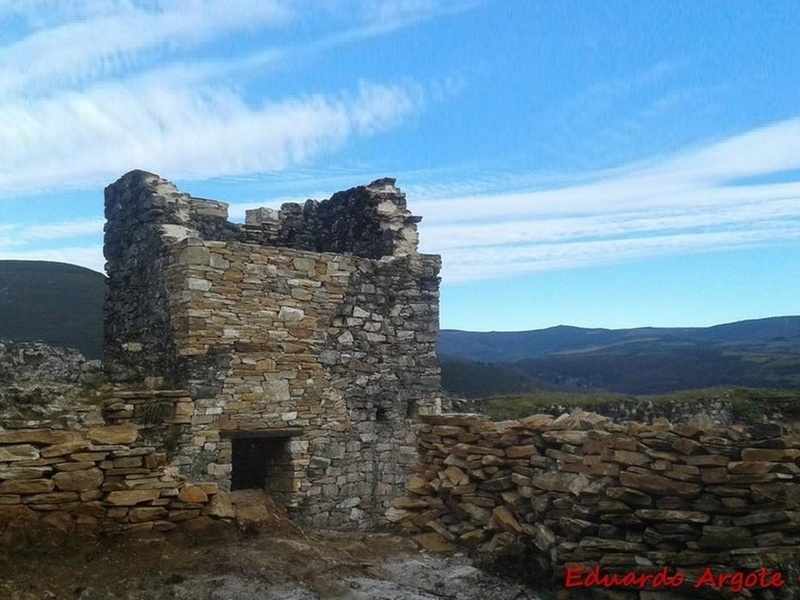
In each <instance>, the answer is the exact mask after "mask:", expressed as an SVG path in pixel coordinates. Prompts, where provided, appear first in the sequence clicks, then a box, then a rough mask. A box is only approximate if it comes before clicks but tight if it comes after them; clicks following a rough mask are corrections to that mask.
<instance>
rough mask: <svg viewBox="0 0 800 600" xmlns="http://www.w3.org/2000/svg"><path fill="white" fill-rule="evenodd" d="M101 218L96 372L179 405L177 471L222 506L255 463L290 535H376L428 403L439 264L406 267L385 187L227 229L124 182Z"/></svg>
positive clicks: (159, 187) (390, 192) (217, 207)
mask: <svg viewBox="0 0 800 600" xmlns="http://www.w3.org/2000/svg"><path fill="white" fill-rule="evenodd" d="M106 216H107V219H108V224H107V226H106V246H105V252H106V258H107V260H108V263H107V270H108V274H109V296H108V301H107V305H106V339H105V347H106V355H105V364H106V367H107V370H108V373H109V375H110V376H111V377H112V378H113V379H114V380H115V381H118V382H136V381H145V380H147V381H152V382H156V383H157V384H161V385H165V386H167V387H180V388H184V387H185V388H186V389H187V390H188V392H189V395H190V397H191V401H192V404H191V409H190V412H191V414H189V418H188V422H187V423H186V424H185V425H184V426H183V430H182V432H181V434H180V439H181V440H183V441H182V442H181V443H180V444H178V446H177V450H176V452H175V453H174V456H173V458H172V459H171V464H173V465H175V466H178V467H179V468H180V469H181V472H183V473H185V474H186V475H187V476H189V477H191V478H193V479H195V480H198V481H205V480H212V481H215V482H217V483H218V484H219V486H220V487H221V488H222V489H229V488H230V487H231V486H232V485H233V486H234V487H236V486H237V485H240V484H241V485H248V482H247V476H246V474H243V473H242V471H243V470H246V469H249V468H250V466H252V467H255V462H258V461H260V460H261V459H262V458H264V459H265V460H266V462H267V463H268V467H267V468H268V471H269V472H268V474H267V479H268V480H269V481H267V483H266V484H264V483H262V486H263V485H266V487H267V489H269V490H270V491H271V492H273V493H274V494H276V495H279V496H280V498H281V500H282V501H283V502H284V504H285V505H286V507H287V508H288V509H289V510H290V514H292V515H293V516H295V517H297V518H299V519H300V520H302V521H304V522H307V523H311V524H313V525H319V526H334V527H343V526H344V527H346V526H353V527H368V526H371V525H374V524H375V523H377V522H379V521H380V520H382V518H383V513H384V511H385V509H386V507H387V506H388V502H389V501H390V500H391V499H392V498H394V497H396V496H397V495H398V494H401V493H402V492H403V490H404V489H405V483H406V481H407V472H408V468H409V467H410V465H411V463H412V462H413V460H414V458H415V456H416V449H415V445H414V438H413V430H412V429H411V423H412V421H413V420H414V419H415V418H416V415H417V414H418V413H421V412H422V413H424V412H431V411H432V410H434V409H435V406H436V402H437V395H438V393H439V367H438V361H437V359H436V354H435V343H436V336H437V332H438V286H439V277H438V273H439V269H440V258H439V257H438V256H433V255H424V254H419V253H418V252H417V230H416V223H417V222H418V221H419V217H415V216H413V215H411V213H410V212H409V211H408V209H407V207H406V201H405V196H404V194H403V193H402V192H401V191H400V190H399V189H397V188H396V187H395V186H394V180H391V179H382V180H378V181H375V182H373V183H372V184H370V185H368V186H361V187H357V188H353V189H351V190H347V191H345V192H340V193H338V194H335V195H334V196H333V197H332V198H331V199H329V200H325V201H322V202H317V201H308V202H306V203H305V204H304V205H302V206H301V205H299V204H287V205H284V206H283V207H282V208H281V210H280V211H275V210H271V209H258V210H255V211H250V212H249V213H248V216H247V223H246V224H244V225H237V224H232V223H229V222H228V221H227V205H225V204H224V203H221V202H216V201H212V200H205V199H198V198H192V197H191V196H189V195H188V194H184V193H182V192H180V191H178V190H177V189H176V188H175V187H174V186H173V185H172V184H171V183H169V182H167V181H166V180H163V179H161V178H160V177H158V176H157V175H153V174H150V173H145V172H142V171H135V172H132V173H129V174H128V175H125V176H124V177H122V178H121V179H120V180H119V181H117V182H116V183H114V184H112V185H111V186H109V187H108V188H107V189H106ZM259 453H261V454H259ZM262 455H263V456H262ZM258 456H261V458H258V459H257V458H256V457H258ZM262 462H263V461H262ZM248 465H249V466H248ZM237 471H238V472H237ZM262 479H263V477H262Z"/></svg>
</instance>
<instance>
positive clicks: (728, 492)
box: [387, 412, 800, 598]
mask: <svg viewBox="0 0 800 600" xmlns="http://www.w3.org/2000/svg"><path fill="white" fill-rule="evenodd" d="M416 431H417V436H418V444H419V450H420V460H419V462H418V463H417V464H416V465H415V467H414V470H413V475H412V477H411V479H410V482H409V487H408V494H407V495H406V496H404V497H402V498H398V499H397V500H396V501H395V502H394V503H393V507H392V508H391V509H389V511H388V513H387V517H388V518H389V520H390V521H392V522H394V523H397V524H398V525H399V526H400V527H401V528H402V529H403V530H405V531H408V532H411V533H414V534H415V535H417V536H418V537H419V539H420V541H421V542H423V543H424V544H425V545H427V546H428V547H430V548H437V547H448V546H450V545H456V544H463V545H467V546H475V547H478V548H480V549H482V550H486V551H494V550H498V549H500V548H503V547H507V546H509V545H510V544H513V543H515V542H520V541H521V542H524V543H526V544H529V545H530V546H531V547H532V548H535V551H536V555H537V556H538V560H539V561H540V564H541V567H542V569H543V570H544V571H550V572H551V573H553V574H554V577H555V580H556V581H557V582H558V583H560V584H562V585H563V584H564V583H565V581H566V580H565V576H566V574H567V569H568V568H570V567H571V568H572V569H573V570H572V572H573V573H579V572H580V573H583V574H584V575H585V574H588V573H590V572H591V571H592V569H593V568H595V567H598V568H600V569H602V571H601V572H603V573H612V572H616V573H620V574H626V573H634V574H643V573H652V574H655V573H658V572H661V571H662V570H663V569H664V568H665V567H666V568H667V569H668V571H669V572H670V573H672V574H675V573H681V574H682V575H683V576H684V577H685V579H686V584H685V585H684V586H683V587H682V589H683V590H684V591H685V592H686V594H687V596H685V597H698V593H699V591H702V592H706V593H707V592H713V591H714V590H713V589H712V588H711V587H710V586H703V585H701V588H702V589H698V588H695V587H694V585H695V584H696V583H697V581H698V580H699V578H701V577H702V576H703V573H704V572H706V573H708V571H707V569H709V568H710V569H712V570H714V572H715V573H728V574H734V573H736V572H745V571H756V570H758V569H761V568H768V569H775V570H779V569H786V568H795V569H796V565H797V559H798V558H800V478H799V477H798V474H800V467H798V464H800V438H798V437H796V436H784V435H782V432H781V429H780V427H778V426H773V427H771V428H770V427H761V428H759V429H758V430H752V431H751V430H748V429H747V428H746V427H744V426H717V425H715V424H714V423H713V422H711V421H710V420H709V419H701V418H698V419H695V420H694V421H692V422H688V423H684V424H677V425H673V424H671V423H670V422H669V421H667V420H666V419H657V420H656V421H655V422H654V423H653V424H651V425H644V424H639V423H625V424H616V423H614V422H612V421H610V420H609V419H607V418H604V417H601V416H599V415H596V414H593V413H585V412H576V413H573V414H572V415H566V414H565V415H562V416H560V417H558V418H554V417H553V416H550V415H534V416H531V417H528V418H525V419H521V420H518V421H504V422H492V421H489V420H486V419H485V418H482V417H479V416H474V415H473V416H465V415H432V416H425V417H422V423H420V424H419V425H417V426H416ZM787 565H788V567H787ZM579 567H583V571H580V570H579V569H578V568H579ZM576 569H578V570H576ZM781 573H782V576H783V577H784V578H785V579H784V580H785V581H787V580H788V578H789V577H790V573H789V572H788V571H782V572H781ZM581 577H582V576H581ZM573 578H574V580H575V581H578V580H580V581H583V579H581V578H579V577H578V576H577V575H574V576H573ZM594 587H595V588H596V589H595V590H594V592H595V593H597V592H600V591H605V590H604V589H603V587H602V585H598V584H597V583H595V584H594ZM630 587H631V586H628V588H627V589H620V590H618V592H619V593H618V595H617V596H614V597H619V598H627V597H639V593H641V597H642V598H656V597H658V598H661V597H669V596H663V595H658V594H664V593H665V590H664V589H661V590H658V591H657V592H656V591H650V592H648V591H647V589H646V588H645V589H643V590H642V591H641V592H640V591H639V590H637V591H635V592H634V591H632V590H631V589H630ZM632 587H634V588H635V586H632ZM651 589H652V588H651ZM726 589H727V590H728V591H730V586H727V587H725V586H723V590H722V591H721V592H720V594H721V597H731V595H730V594H729V595H728V596H725V594H724V593H723V592H724V591H725V590H726ZM698 590H699V591H698ZM589 591H590V590H588V589H580V587H578V588H577V589H572V590H570V594H571V595H568V596H565V597H580V593H581V592H589ZM666 591H672V592H676V591H679V590H666ZM796 591H797V587H796V581H795V580H794V577H792V578H791V580H788V582H787V584H786V586H784V587H781V589H779V590H777V589H776V590H770V591H769V592H765V593H766V594H767V595H764V596H763V597H765V598H766V597H775V596H774V595H773V596H770V595H769V594H776V593H777V594H782V595H781V596H780V597H794V596H793V595H792V594H794V593H796ZM648 593H650V594H655V595H648ZM787 594H788V595H787ZM680 597H684V596H680ZM705 597H709V596H705ZM710 597H717V596H714V595H713V594H712V596H710ZM736 597H739V596H736Z"/></svg>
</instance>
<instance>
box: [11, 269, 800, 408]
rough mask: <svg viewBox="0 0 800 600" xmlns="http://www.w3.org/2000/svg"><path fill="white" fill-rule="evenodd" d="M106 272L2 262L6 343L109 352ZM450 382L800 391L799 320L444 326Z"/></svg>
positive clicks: (634, 390) (491, 386)
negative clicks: (514, 328)
mask: <svg viewBox="0 0 800 600" xmlns="http://www.w3.org/2000/svg"><path fill="white" fill-rule="evenodd" d="M105 287H106V283H105V277H104V276H103V275H102V274H100V273H96V272H95V271H91V270H89V269H84V268H82V267H76V266H74V265H67V264H63V263H53V262H39V261H14V260H10V261H9V260H6V261H0V339H2V338H7V339H14V340H37V341H44V342H47V343H49V344H53V345H56V346H67V347H72V348H77V349H78V350H80V351H81V352H82V353H83V354H84V356H86V357H87V358H100V357H101V356H102V341H103V298H104V294H105ZM438 351H439V356H440V358H441V362H442V384H443V386H444V388H445V390H446V391H448V392H450V393H452V394H456V395H459V396H465V397H468V398H475V397H486V396H492V395H499V394H518V393H524V392H529V391H535V390H540V389H555V390H581V391H610V392H618V393H625V394H648V393H667V392H672V391H676V390H684V389H696V388H702V387H713V386H745V387H761V388H773V389H800V316H787V317H774V318H769V319H758V320H752V321H741V322H738V323H730V324H727V325H717V326H715V327H705V328H692V327H677V328H653V327H642V328H637V329H584V328H580V327H567V326H559V327H551V328H549V329H541V330H535V331H518V332H489V333H479V332H471V331H456V330H447V329H445V330H443V331H441V332H440V335H439V343H438Z"/></svg>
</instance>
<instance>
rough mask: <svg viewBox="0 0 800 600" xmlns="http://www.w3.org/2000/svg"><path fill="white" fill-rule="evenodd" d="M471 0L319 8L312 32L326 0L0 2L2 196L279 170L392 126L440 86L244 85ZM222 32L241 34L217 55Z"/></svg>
mask: <svg viewBox="0 0 800 600" xmlns="http://www.w3.org/2000/svg"><path fill="white" fill-rule="evenodd" d="M470 4H471V3H468V2H467V3H455V4H454V5H451V4H448V3H438V2H434V3H419V2H413V1H411V0H408V1H406V2H401V3H398V5H397V6H396V7H395V8H394V10H392V11H389V12H387V11H385V10H378V7H377V5H376V4H375V3H374V2H371V1H369V0H364V1H362V2H355V3H353V4H352V8H353V10H352V11H351V14H352V16H354V17H355V19H353V20H351V21H349V22H348V23H346V24H345V23H342V22H341V20H340V17H336V18H334V17H333V16H332V15H331V14H329V15H328V24H329V25H330V26H331V27H332V29H331V31H329V32H327V33H326V34H325V35H322V36H320V35H318V32H317V31H316V29H315V28H316V27H318V26H319V24H318V23H317V22H316V21H315V23H314V27H311V28H309V25H308V23H307V21H308V20H309V15H310V14H314V15H315V16H318V15H319V14H325V11H324V10H322V7H323V6H324V3H323V4H321V5H320V6H317V3H316V2H314V1H311V0H309V1H308V2H302V3H295V2H285V1H280V0H258V1H256V0H243V1H242V2H237V4H236V9H235V10H231V7H230V5H229V4H228V3H227V2H222V1H219V0H193V1H185V2H184V1H181V2H178V1H176V0H163V1H138V2H136V1H133V2H110V3H101V2H87V3H81V2H63V3H61V2H58V3H52V2H47V1H39V2H31V3H28V4H25V5H23V6H20V5H19V3H0V21H6V22H12V21H13V23H14V24H15V25H16V26H15V27H14V32H15V33H16V35H15V36H12V39H11V40H0V147H3V148H4V160H3V162H2V164H0V194H4V195H8V196H14V195H20V194H27V193H30V192H38V191H48V190H53V189H57V188H65V187H82V186H83V187H86V186H96V185H100V184H102V183H104V182H106V181H108V180H109V178H111V177H114V176H117V175H119V173H121V172H124V171H127V170H129V169H130V168H133V167H143V168H149V169H152V170H158V171H161V172H165V173H169V174H170V176H171V177H173V178H175V179H192V178H209V177H217V176H224V175H238V174H252V173H264V172H275V171H280V170H283V169H286V168H288V167H290V166H297V165H302V164H304V163H308V162H309V161H311V160H313V159H314V158H316V157H319V156H321V155H324V154H325V153H329V152H331V151H333V150H335V149H337V148H340V147H341V146H342V145H343V144H346V143H348V142H349V141H351V140H353V139H356V138H359V137H367V136H373V135H376V134H379V133H381V132H384V131H387V130H390V129H392V128H394V127H396V126H398V125H399V124H400V123H402V122H403V120H404V119H406V118H408V117H409V116H411V115H413V114H414V113H415V112H418V111H420V110H421V109H422V108H423V107H424V106H425V104H426V103H427V101H428V99H427V97H428V96H432V97H435V96H437V95H440V94H439V91H438V87H440V86H439V85H438V84H436V83H435V82H432V83H431V86H432V87H430V90H426V87H425V85H420V84H417V83H415V82H413V81H406V82H403V83H396V82H380V81H369V80H362V81H355V82H353V81H350V82H347V83H345V84H344V85H343V86H342V88H341V89H340V90H338V91H330V90H328V91H326V92H324V93H316V92H314V91H309V92H307V93H299V94H298V93H294V94H292V95H289V96H281V95H280V93H279V92H277V93H274V92H273V94H271V95H269V96H265V95H264V94H263V93H262V94H256V95H253V94H250V93H249V91H250V90H249V87H248V86H249V83H251V81H252V80H253V79H258V78H259V77H262V76H263V74H264V72H265V70H266V71H267V72H269V70H270V69H271V68H277V67H278V66H280V67H281V68H287V67H286V65H288V64H290V63H291V61H292V59H293V58H297V57H298V56H302V55H303V54H307V53H313V52H321V51H322V50H325V49H330V48H332V47H335V46H337V45H343V44H348V43H352V42H354V41H357V40H358V39H361V38H363V37H370V36H378V35H383V34H384V33H387V32H389V31H391V30H394V29H396V28H399V27H404V26H408V25H410V24H413V23H415V22H418V21H419V20H422V19H427V18H433V17H435V16H436V15H438V14H441V13H444V12H449V11H452V10H454V7H462V6H469V5H470ZM311 9H319V10H311ZM266 31H273V32H274V33H275V36H270V37H267V36H265V35H264V33H265V32H266ZM294 34H297V35H296V36H295V35H294ZM231 37H237V38H243V39H247V40H250V44H244V45H243V47H244V48H245V49H237V48H238V47H236V46H226V48H227V49H226V51H225V54H224V55H219V54H218V50H219V47H218V46H216V45H215V44H216V43H217V42H219V41H220V40H223V41H224V40H229V39H230V38H231ZM272 37H274V38H275V39H277V40H282V39H283V40H287V39H291V40H292V42H291V43H289V44H287V43H286V41H284V42H280V41H276V42H274V43H273V42H267V41H266V40H271V39H272ZM231 48H233V49H231Z"/></svg>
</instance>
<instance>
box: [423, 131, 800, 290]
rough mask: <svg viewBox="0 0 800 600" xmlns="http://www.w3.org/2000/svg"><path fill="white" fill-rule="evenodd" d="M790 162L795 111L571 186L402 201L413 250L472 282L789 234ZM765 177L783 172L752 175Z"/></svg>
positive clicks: (795, 221) (794, 188)
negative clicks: (408, 213)
mask: <svg viewBox="0 0 800 600" xmlns="http://www.w3.org/2000/svg"><path fill="white" fill-rule="evenodd" d="M799 170H800V118H795V119H790V120H787V121H783V122H780V123H775V124H772V125H769V126H766V127H763V128H760V129H756V130H753V131H750V132H747V133H744V134H742V135H739V136H735V137H733V138H730V139H727V140H722V141H719V142H717V143H714V144H709V145H707V146H705V147H702V148H695V149H691V150H687V151H684V152H682V153H679V154H677V155H675V156H672V157H667V158H664V159H662V160H661V161H659V162H651V163H649V164H637V165H631V166H629V167H628V168H624V169H616V170H614V171H607V172H603V173H594V174H592V173H588V174H583V175H581V176H579V179H580V180H581V181H584V183H581V184H579V185H572V186H570V185H567V186H563V185H561V186H556V187H553V188H551V189H537V190H534V191H525V190H524V187H523V190H522V191H518V192H515V193H502V194H494V195H493V194H489V193H479V194H475V195H457V196H454V197H445V198H441V199H438V200H437V199H432V198H429V199H428V200H423V201H419V202H414V201H413V198H412V202H411V207H412V210H414V212H416V213H419V214H421V215H423V217H424V220H423V225H422V228H421V229H422V240H423V249H424V250H425V251H426V252H434V253H441V254H442V255H443V260H444V268H443V275H444V278H445V280H446V281H450V282H455V281H466V280H478V279H487V278H492V277H498V276H503V275H512V274H521V273H526V272H533V271H538V270H546V269H563V268H573V267H581V266H587V265H594V264H608V263H614V262H620V261H628V260H634V259H640V258H645V257H651V256H662V255H667V254H685V253H697V252H707V251H714V250H723V249H732V248H742V247H752V246H764V245H767V244H775V243H786V242H797V240H798V239H800V173H798V171H799ZM775 175H781V176H782V177H783V179H784V181H783V182H778V183H765V182H763V179H764V178H769V177H772V176H775ZM759 178H761V180H762V181H761V182H759ZM747 179H749V180H751V183H749V184H743V183H741V181H742V180H747ZM490 181H491V179H490ZM476 187H477V188H478V189H479V190H481V191H483V190H485V186H484V185H483V184H482V183H481V182H478V183H477V186H476ZM423 189H424V186H423ZM432 189H434V190H435V188H432ZM445 189H446V188H445ZM429 191H430V190H429ZM457 191H461V192H462V194H463V189H461V190H458V188H457Z"/></svg>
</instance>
